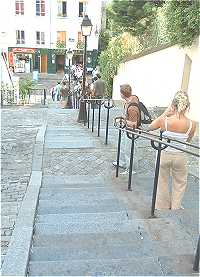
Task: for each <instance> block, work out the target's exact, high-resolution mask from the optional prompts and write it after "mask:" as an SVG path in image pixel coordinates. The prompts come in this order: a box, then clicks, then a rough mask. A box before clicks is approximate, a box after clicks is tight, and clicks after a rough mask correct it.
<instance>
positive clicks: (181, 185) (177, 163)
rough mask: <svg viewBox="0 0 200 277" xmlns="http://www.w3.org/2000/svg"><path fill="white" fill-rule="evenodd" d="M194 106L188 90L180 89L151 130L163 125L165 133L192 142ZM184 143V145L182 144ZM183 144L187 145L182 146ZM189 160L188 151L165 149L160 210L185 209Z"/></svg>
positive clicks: (163, 152) (170, 136) (164, 134)
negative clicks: (183, 201) (192, 111)
mask: <svg viewBox="0 0 200 277" xmlns="http://www.w3.org/2000/svg"><path fill="white" fill-rule="evenodd" d="M189 107H190V103H189V98H188V95H187V93H185V92H183V91H178V92H177V93H176V94H175V96H174V99H173V101H172V104H171V108H170V109H169V108H168V110H167V111H166V112H165V113H164V114H163V115H162V116H160V117H158V118H157V119H155V120H154V121H153V122H152V123H151V124H150V126H149V127H148V130H155V129H158V128H160V129H161V130H163V131H164V132H163V136H167V137H169V138H174V139H177V140H181V141H184V142H189V141H190V140H191V139H192V137H193V136H194V133H195V129H196V123H195V122H194V121H192V120H190V119H189V118H187V116H186V115H185V114H186V112H187V110H188V109H189ZM179 145H180V144H179ZM182 147H183V146H182ZM186 163H187V161H186V155H185V153H184V152H182V151H179V150H176V149H173V148H171V147H167V148H166V149H165V150H163V151H162V154H161V163H160V173H159V180H158V190H157V199H156V207H155V208H156V209H158V210H160V209H172V210H176V209H181V208H183V207H182V206H181V201H182V198H183V196H184V192H185V189H186V186H187V164H186ZM170 174H171V175H172V193H171V195H170V193H169V188H168V186H169V177H170Z"/></svg>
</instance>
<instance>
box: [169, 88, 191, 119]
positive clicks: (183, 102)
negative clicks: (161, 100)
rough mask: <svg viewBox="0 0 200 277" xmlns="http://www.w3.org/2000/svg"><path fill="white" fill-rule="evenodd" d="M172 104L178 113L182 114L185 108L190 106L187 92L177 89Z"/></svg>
mask: <svg viewBox="0 0 200 277" xmlns="http://www.w3.org/2000/svg"><path fill="white" fill-rule="evenodd" d="M172 105H173V106H174V107H175V109H176V110H177V112H178V113H179V114H181V113H182V114H184V113H185V112H186V110H187V109H189V108H190V102H189V97H188V94H187V93H186V92H184V91H181V90H180V91H178V92H177V93H176V94H175V96H174V99H173V101H172Z"/></svg>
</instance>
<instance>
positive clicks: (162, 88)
mask: <svg viewBox="0 0 200 277" xmlns="http://www.w3.org/2000/svg"><path fill="white" fill-rule="evenodd" d="M186 53H188V50H181V49H180V48H179V47H178V46H173V47H170V48H167V49H164V50H161V51H158V52H154V53H152V54H148V55H146V56H143V57H140V58H137V59H134V60H131V61H128V62H125V63H124V64H122V65H121V67H120V69H119V70H118V74H117V75H116V76H115V78H114V83H113V99H114V100H120V99H121V98H120V93H119V85H120V84H122V83H129V84H130V85H131V86H132V89H133V94H137V95H138V96H139V97H140V99H141V101H142V102H144V104H145V105H146V106H149V107H151V106H160V107H166V106H168V105H169V104H170V102H171V100H172V98H173V96H174V94H175V93H176V91H177V90H179V89H180V88H181V82H182V74H183V68H184V61H185V54H186ZM189 53H190V58H191V59H192V70H191V74H190V82H189V88H188V94H189V96H190V101H191V109H190V115H191V117H192V118H193V119H194V120H197V121H199V118H200V116H199V108H198V107H197V103H200V101H199V100H200V97H199V94H200V85H199V82H198V78H199V76H198V74H199V72H200V71H199V65H200V63H199V48H198V47H194V49H193V48H192V49H191V50H190V51H189Z"/></svg>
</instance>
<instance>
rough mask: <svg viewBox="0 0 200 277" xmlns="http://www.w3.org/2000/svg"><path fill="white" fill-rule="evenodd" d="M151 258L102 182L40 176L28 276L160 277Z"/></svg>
mask: <svg viewBox="0 0 200 277" xmlns="http://www.w3.org/2000/svg"><path fill="white" fill-rule="evenodd" d="M91 180H92V181H91ZM138 251H139V252H138ZM144 253H146V254H145V255H146V257H145V258H144V257H142V256H143V255H144ZM151 256H152V254H151V253H150V249H148V248H146V250H145V244H144V241H143V240H142V239H141V236H140V234H139V232H138V223H137V221H134V220H130V219H129V218H128V214H127V211H126V208H125V207H124V205H123V203H120V201H118V200H117V198H116V196H115V195H114V193H113V192H112V191H111V190H110V189H109V185H108V184H107V185H105V180H104V178H102V177H100V176H85V177H84V176H76V177H75V178H74V176H67V177H63V178H61V177H56V176H54V177H50V176H44V179H43V185H42V188H41V192H40V200H39V208H38V216H37V219H36V225H35V233H34V240H33V248H32V254H31V257H30V264H29V276H45V275H46V276H52V275H53V276H64V275H65V276H66V275H69V276H70V275H132V274H133V273H134V274H141V273H142V272H143V273H146V274H151V273H152V274H154V275H160V274H161V270H160V269H159V266H158V265H157V264H156V262H155V261H154V259H153V258H152V257H151ZM141 258H143V263H148V264H149V266H148V267H147V268H146V269H145V270H144V269H142V266H141V265H140V259H141ZM135 264H137V265H138V266H135ZM156 273H157V274H156Z"/></svg>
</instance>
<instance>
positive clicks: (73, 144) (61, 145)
mask: <svg viewBox="0 0 200 277" xmlns="http://www.w3.org/2000/svg"><path fill="white" fill-rule="evenodd" d="M97 146H100V145H99V143H98V142H97V143H95V142H94V141H93V140H90V141H87V140H85V141H84V140H83V141H80V140H77V141H74V140H68V141H66V142H56V141H55V142H46V143H45V148H47V149H77V148H78V149H85V148H96V147H97Z"/></svg>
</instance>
